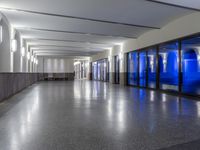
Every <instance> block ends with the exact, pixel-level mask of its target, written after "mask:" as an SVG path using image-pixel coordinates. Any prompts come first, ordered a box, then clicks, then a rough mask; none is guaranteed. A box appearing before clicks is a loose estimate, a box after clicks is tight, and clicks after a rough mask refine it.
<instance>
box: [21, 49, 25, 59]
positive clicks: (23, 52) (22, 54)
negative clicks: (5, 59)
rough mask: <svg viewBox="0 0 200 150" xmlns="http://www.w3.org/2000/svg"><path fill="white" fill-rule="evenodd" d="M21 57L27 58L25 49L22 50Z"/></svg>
mask: <svg viewBox="0 0 200 150" xmlns="http://www.w3.org/2000/svg"><path fill="white" fill-rule="evenodd" d="M21 56H22V57H24V56H25V47H22V48H21Z"/></svg>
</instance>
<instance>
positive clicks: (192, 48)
mask: <svg viewBox="0 0 200 150" xmlns="http://www.w3.org/2000/svg"><path fill="white" fill-rule="evenodd" d="M181 47H182V69H181V70H182V77H183V78H182V92H183V93H188V94H197V95H200V37H195V38H191V39H187V40H183V41H182V44H181Z"/></svg>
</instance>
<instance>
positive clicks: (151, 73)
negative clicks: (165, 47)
mask: <svg viewBox="0 0 200 150" xmlns="http://www.w3.org/2000/svg"><path fill="white" fill-rule="evenodd" d="M147 52H148V66H147V68H148V87H149V88H156V49H149V50H147Z"/></svg>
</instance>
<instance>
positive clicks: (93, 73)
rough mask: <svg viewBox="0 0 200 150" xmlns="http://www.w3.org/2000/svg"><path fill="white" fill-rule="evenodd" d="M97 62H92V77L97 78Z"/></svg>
mask: <svg viewBox="0 0 200 150" xmlns="http://www.w3.org/2000/svg"><path fill="white" fill-rule="evenodd" d="M97 73H98V72H97V62H93V63H92V79H93V80H97Z"/></svg>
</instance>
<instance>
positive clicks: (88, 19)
mask: <svg viewBox="0 0 200 150" xmlns="http://www.w3.org/2000/svg"><path fill="white" fill-rule="evenodd" d="M0 9H2V10H9V11H18V12H25V13H31V14H38V15H46V16H54V17H63V18H71V19H79V20H85V21H93V22H100V23H108V24H116V25H125V26H131V27H138V28H148V29H160V28H159V27H153V26H146V25H137V24H129V23H122V22H115V21H108V20H99V19H92V18H85V17H77V16H69V15H62V14H54V13H47V12H38V11H31V10H25V9H15V8H7V7H0Z"/></svg>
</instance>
